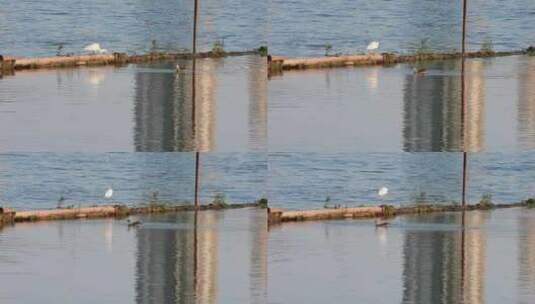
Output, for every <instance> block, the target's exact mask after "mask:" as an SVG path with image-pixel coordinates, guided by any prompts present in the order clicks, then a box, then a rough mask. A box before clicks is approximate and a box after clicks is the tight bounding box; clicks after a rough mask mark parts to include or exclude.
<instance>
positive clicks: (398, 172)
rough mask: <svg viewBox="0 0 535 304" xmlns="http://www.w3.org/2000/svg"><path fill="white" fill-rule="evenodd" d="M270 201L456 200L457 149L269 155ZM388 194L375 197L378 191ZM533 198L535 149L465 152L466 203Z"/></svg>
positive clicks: (319, 204)
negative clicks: (466, 173)
mask: <svg viewBox="0 0 535 304" xmlns="http://www.w3.org/2000/svg"><path fill="white" fill-rule="evenodd" d="M268 181H269V182H268V183H269V199H270V204H271V205H273V206H278V207H286V208H293V209H305V208H323V207H324V206H325V205H326V204H327V205H329V206H331V207H332V206H333V205H334V204H341V205H347V206H353V207H354V206H360V205H379V204H383V203H388V204H395V205H408V204H415V203H421V202H431V203H459V202H460V201H461V185H462V153H451V152H450V153H445V152H442V153H432V152H428V153H423V152H419V153H310V152H308V153H306V152H305V153H271V154H270V157H269V179H268ZM381 187H387V188H388V189H389V193H388V195H387V196H386V197H384V198H379V196H378V195H377V191H378V189H379V188H381ZM485 194H490V195H492V199H493V201H494V202H495V203H513V202H519V201H520V200H524V199H527V198H530V197H533V196H535V153H534V152H523V153H490V152H489V153H469V154H468V188H467V200H468V202H469V203H473V204H475V203H478V202H479V201H480V199H481V198H482V196H483V195H485Z"/></svg>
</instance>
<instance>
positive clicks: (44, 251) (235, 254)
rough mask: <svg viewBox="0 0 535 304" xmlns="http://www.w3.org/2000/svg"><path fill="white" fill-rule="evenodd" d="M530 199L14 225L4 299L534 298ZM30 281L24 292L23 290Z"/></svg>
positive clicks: (5, 234) (5, 262) (0, 268)
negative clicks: (444, 207) (300, 216)
mask: <svg viewBox="0 0 535 304" xmlns="http://www.w3.org/2000/svg"><path fill="white" fill-rule="evenodd" d="M534 216H535V212H534V211H533V210H531V209H527V210H526V209H511V210H496V211H474V212H467V213H466V224H465V225H466V226H465V229H464V230H463V229H461V214H460V213H446V214H437V215H422V216H404V217H399V218H396V219H395V220H394V221H393V222H392V224H391V226H390V227H389V228H387V229H385V228H375V225H374V223H373V221H371V220H357V221H355V220H343V221H327V222H309V223H295V224H285V225H282V226H275V227H271V228H270V229H269V231H268V229H267V226H266V219H265V210H257V209H246V210H227V211H206V212H199V213H198V215H197V218H195V215H194V213H193V212H187V213H181V214H177V215H159V216H148V217H142V218H141V220H142V221H143V226H142V227H140V228H139V229H130V230H129V229H128V228H127V225H126V223H125V221H123V220H113V219H107V220H90V221H60V222H41V223H29V224H17V225H16V226H15V227H7V228H5V229H4V230H2V231H0V244H1V246H2V251H0V281H1V282H2V284H1V285H0V299H1V300H2V303H13V302H17V303H34V302H39V303H57V302H58V301H69V302H73V301H74V302H77V303H94V302H95V301H96V302H113V303H192V302H194V303H289V302H292V303H296V302H307V303H326V302H333V301H334V302H336V303H355V302H359V303H407V304H408V303H452V304H453V303H531V302H533V301H534V300H535V293H534V291H533V290H534V286H535V266H534V264H533V258H532V257H533V255H534V253H533V252H532V250H534V247H533V241H532V238H531V237H530V233H531V232H532V230H533V229H534V226H533V223H534V220H535V219H534ZM28 286H31V287H32V292H26V291H27V288H28Z"/></svg>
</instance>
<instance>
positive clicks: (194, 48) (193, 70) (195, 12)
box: [191, 0, 200, 210]
mask: <svg viewBox="0 0 535 304" xmlns="http://www.w3.org/2000/svg"><path fill="white" fill-rule="evenodd" d="M198 19H199V0H194V9H193V41H192V65H191V104H192V106H191V122H192V132H193V149H194V150H195V198H194V203H195V210H198V209H199V207H200V204H199V179H200V176H199V162H200V155H199V151H197V138H196V132H195V131H196V130H195V129H196V112H195V111H196V85H195V80H196V70H197V64H196V61H197V23H198Z"/></svg>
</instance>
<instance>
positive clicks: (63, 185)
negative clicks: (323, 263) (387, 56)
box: [0, 151, 535, 210]
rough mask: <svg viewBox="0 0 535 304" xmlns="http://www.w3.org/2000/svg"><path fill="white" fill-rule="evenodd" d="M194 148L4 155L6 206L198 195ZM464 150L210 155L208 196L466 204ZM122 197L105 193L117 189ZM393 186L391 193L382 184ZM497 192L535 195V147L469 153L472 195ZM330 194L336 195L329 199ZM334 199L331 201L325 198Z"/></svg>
mask: <svg viewBox="0 0 535 304" xmlns="http://www.w3.org/2000/svg"><path fill="white" fill-rule="evenodd" d="M194 164H195V160H194V155H193V153H186V152H183V153H18V154H14V153H12V154H0V205H3V206H4V207H14V208H16V209H18V210H23V209H43V208H55V207H57V206H58V201H59V199H60V198H61V197H63V198H64V199H65V201H64V202H63V203H62V205H63V206H68V205H75V206H78V204H82V205H93V204H110V203H113V202H120V203H125V204H129V205H135V204H142V203H147V202H149V201H151V200H152V199H153V195H155V194H156V195H157V199H158V200H160V201H163V202H170V203H177V202H178V203H190V204H191V202H193V197H194V188H193V186H194V172H195V171H194ZM461 174H462V154H461V153H431V152H429V153H406V152H400V153H311V152H306V153H269V154H266V153H260V152H258V153H255V152H248V153H237V152H229V153H201V154H200V198H201V202H202V203H210V202H211V201H212V200H213V198H214V197H215V196H216V195H217V194H224V195H225V197H226V199H227V201H230V202H240V203H242V202H254V201H256V200H258V199H260V198H262V197H267V198H268V199H269V201H270V205H271V206H274V207H283V208H290V209H307V208H308V209H310V208H323V206H324V205H325V204H326V203H328V204H331V205H332V204H336V203H339V204H344V205H348V206H359V205H362V204H366V205H379V204H384V203H389V204H396V205H399V204H414V203H418V202H422V201H425V202H434V203H452V202H455V203H459V202H460V201H461V183H462V175H461ZM110 186H111V187H112V188H113V189H114V198H113V200H106V199H104V197H103V196H104V192H105V191H106V189H107V188H108V187H110ZM383 186H386V187H388V188H389V194H388V196H386V197H385V198H383V199H380V198H379V197H378V196H377V190H378V189H379V188H380V187H383ZM486 194H491V195H492V200H493V201H494V202H495V203H514V202H519V201H521V200H525V199H528V198H530V197H535V152H533V151H532V152H521V153H520V152H519V153H500V152H495V153H470V154H468V197H467V198H468V202H469V203H474V204H475V203H478V202H479V200H480V199H481V197H482V196H483V195H486ZM327 198H328V199H327ZM327 200H329V202H326V201H327Z"/></svg>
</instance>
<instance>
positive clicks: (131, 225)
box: [126, 219, 142, 228]
mask: <svg viewBox="0 0 535 304" xmlns="http://www.w3.org/2000/svg"><path fill="white" fill-rule="evenodd" d="M126 222H127V223H128V228H135V227H138V226H140V225H141V224H142V223H141V221H137V220H136V221H131V220H130V219H127V220H126Z"/></svg>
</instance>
